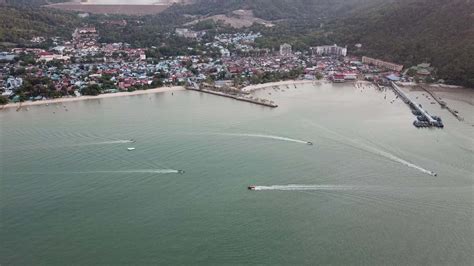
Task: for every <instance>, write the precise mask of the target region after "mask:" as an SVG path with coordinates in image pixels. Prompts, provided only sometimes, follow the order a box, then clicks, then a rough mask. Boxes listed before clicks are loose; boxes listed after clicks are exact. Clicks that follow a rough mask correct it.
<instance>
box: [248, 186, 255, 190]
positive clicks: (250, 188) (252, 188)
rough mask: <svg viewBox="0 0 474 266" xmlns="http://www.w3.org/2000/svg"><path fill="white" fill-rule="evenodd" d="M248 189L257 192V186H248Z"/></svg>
mask: <svg viewBox="0 0 474 266" xmlns="http://www.w3.org/2000/svg"><path fill="white" fill-rule="evenodd" d="M247 189H248V190H255V186H248V187H247Z"/></svg>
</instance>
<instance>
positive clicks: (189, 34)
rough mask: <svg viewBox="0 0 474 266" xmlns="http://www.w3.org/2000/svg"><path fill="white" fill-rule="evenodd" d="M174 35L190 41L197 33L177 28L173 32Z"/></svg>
mask: <svg viewBox="0 0 474 266" xmlns="http://www.w3.org/2000/svg"><path fill="white" fill-rule="evenodd" d="M175 32H176V35H178V36H180V37H184V38H190V39H195V38H197V37H198V33H197V32H195V31H192V30H189V29H186V28H177V29H176V30H175Z"/></svg>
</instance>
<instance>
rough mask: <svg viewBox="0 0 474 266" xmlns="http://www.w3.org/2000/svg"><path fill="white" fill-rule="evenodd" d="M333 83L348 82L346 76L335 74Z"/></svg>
mask: <svg viewBox="0 0 474 266" xmlns="http://www.w3.org/2000/svg"><path fill="white" fill-rule="evenodd" d="M332 81H333V82H335V83H342V82H345V81H346V76H345V75H344V74H341V73H335V74H334V75H332Z"/></svg>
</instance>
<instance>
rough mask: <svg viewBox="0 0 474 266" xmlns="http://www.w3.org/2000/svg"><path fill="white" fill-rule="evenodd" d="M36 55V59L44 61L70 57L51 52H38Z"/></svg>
mask: <svg viewBox="0 0 474 266" xmlns="http://www.w3.org/2000/svg"><path fill="white" fill-rule="evenodd" d="M38 56H39V58H38V61H44V62H49V61H53V60H59V61H68V60H69V59H70V58H71V57H70V56H64V55H60V54H53V53H50V52H41V53H39V54H38Z"/></svg>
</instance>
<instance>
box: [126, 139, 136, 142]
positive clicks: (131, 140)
mask: <svg viewBox="0 0 474 266" xmlns="http://www.w3.org/2000/svg"><path fill="white" fill-rule="evenodd" d="M128 141H130V143H135V142H137V141H136V140H134V139H129V140H128Z"/></svg>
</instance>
